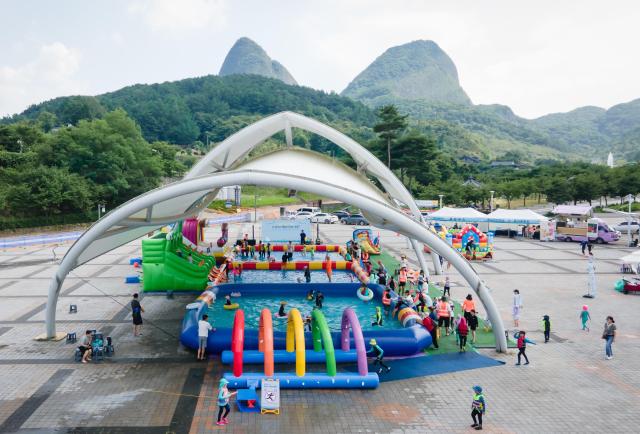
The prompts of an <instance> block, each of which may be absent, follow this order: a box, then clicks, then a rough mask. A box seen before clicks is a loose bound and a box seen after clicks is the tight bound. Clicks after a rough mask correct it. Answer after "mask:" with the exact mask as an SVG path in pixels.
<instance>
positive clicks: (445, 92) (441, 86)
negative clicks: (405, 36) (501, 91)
mask: <svg viewBox="0 0 640 434" xmlns="http://www.w3.org/2000/svg"><path fill="white" fill-rule="evenodd" d="M342 95H344V96H348V97H351V98H354V99H357V100H360V101H363V102H365V103H367V104H369V105H372V106H377V105H381V104H387V103H393V102H395V101H397V100H405V101H416V100H418V101H426V102H438V103H451V104H462V105H467V104H470V103H471V100H470V99H469V97H468V96H467V94H466V93H465V91H464V90H463V89H462V88H461V87H460V83H459V82H458V70H457V69H456V66H455V64H454V63H453V61H452V60H451V58H450V57H449V56H448V55H447V53H445V52H444V51H443V50H442V49H441V48H440V47H439V46H438V44H436V43H435V42H433V41H428V40H418V41H413V42H409V43H407V44H404V45H399V46H397V47H391V48H389V49H388V50H386V51H385V52H384V53H382V55H380V56H379V57H378V58H377V59H376V60H374V61H373V63H372V64H371V65H369V66H368V67H367V68H366V69H365V70H364V71H362V72H361V73H360V74H358V76H357V77H356V78H355V79H354V80H353V81H352V82H351V83H349V85H348V86H347V88H346V89H345V90H344V91H343V92H342Z"/></svg>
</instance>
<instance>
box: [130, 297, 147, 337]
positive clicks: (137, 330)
mask: <svg viewBox="0 0 640 434" xmlns="http://www.w3.org/2000/svg"><path fill="white" fill-rule="evenodd" d="M143 312H144V308H143V307H142V305H141V304H140V301H139V300H138V293H137V292H136V293H135V294H133V300H131V317H132V318H133V336H142V313H143Z"/></svg>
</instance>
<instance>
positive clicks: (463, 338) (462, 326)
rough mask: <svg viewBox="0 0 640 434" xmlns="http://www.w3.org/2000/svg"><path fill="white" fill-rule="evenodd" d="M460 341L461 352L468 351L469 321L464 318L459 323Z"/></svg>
mask: <svg viewBox="0 0 640 434" xmlns="http://www.w3.org/2000/svg"><path fill="white" fill-rule="evenodd" d="M457 331H458V341H459V342H460V352H465V351H467V348H466V346H467V335H468V334H469V327H468V326H467V320H466V319H464V317H463V316H461V317H460V320H459V321H458V328H457Z"/></svg>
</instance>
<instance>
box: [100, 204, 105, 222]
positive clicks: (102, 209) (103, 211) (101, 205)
mask: <svg viewBox="0 0 640 434" xmlns="http://www.w3.org/2000/svg"><path fill="white" fill-rule="evenodd" d="M101 212H102V214H104V213H105V205H104V204H103V203H99V204H98V220H100V217H101Z"/></svg>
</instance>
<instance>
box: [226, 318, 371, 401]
mask: <svg viewBox="0 0 640 434" xmlns="http://www.w3.org/2000/svg"><path fill="white" fill-rule="evenodd" d="M244 324H245V318H244V312H243V311H242V310H239V311H237V312H236V316H235V318H234V325H233V332H232V342H231V352H230V353H231V364H232V365H233V372H227V373H225V374H224V378H225V379H226V380H227V381H229V387H230V388H234V389H239V388H246V387H247V386H248V385H249V384H255V383H256V382H258V381H260V380H262V379H264V378H274V379H277V380H279V381H280V387H281V388H283V389H307V388H313V389H344V388H351V389H353V388H358V389H371V388H376V387H378V384H379V381H380V380H379V378H378V375H377V374H375V373H369V368H368V366H367V356H366V347H365V342H364V337H363V334H362V329H361V328H360V323H359V321H358V318H357V316H356V315H355V312H354V311H353V310H352V309H350V308H346V309H345V310H344V312H343V314H342V324H341V338H340V342H341V347H342V354H347V353H350V348H349V346H350V342H351V339H350V333H352V334H353V338H354V342H355V357H356V362H357V365H358V372H357V373H350V372H348V373H338V372H337V366H336V363H337V362H336V356H335V349H334V345H333V339H332V337H331V333H330V331H329V327H328V325H327V322H326V319H325V317H324V315H323V314H322V311H321V310H319V309H316V310H314V311H313V312H312V322H311V328H312V342H313V352H314V353H316V354H317V355H318V356H319V357H323V358H324V362H325V364H326V373H317V372H316V373H311V372H307V371H306V362H307V360H306V355H307V351H306V349H305V338H304V324H303V321H302V316H301V315H300V311H298V310H297V309H291V310H290V311H289V316H288V319H287V332H286V333H287V334H286V349H285V350H284V352H286V353H288V354H289V355H295V357H294V361H295V373H290V372H283V373H279V372H278V373H277V372H275V370H274V363H275V361H276V360H278V359H280V360H281V358H277V357H276V354H280V353H282V352H283V350H274V348H273V323H272V318H271V311H269V310H268V309H263V310H262V312H261V313H260V324H259V349H258V351H259V352H260V353H262V357H261V358H262V363H263V365H264V369H263V372H262V373H258V372H254V373H245V372H244V371H243V367H244V356H243V353H244ZM289 357H290V356H289ZM229 359H230V356H229V353H228V352H225V353H223V361H225V360H226V361H227V362H229Z"/></svg>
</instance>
